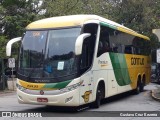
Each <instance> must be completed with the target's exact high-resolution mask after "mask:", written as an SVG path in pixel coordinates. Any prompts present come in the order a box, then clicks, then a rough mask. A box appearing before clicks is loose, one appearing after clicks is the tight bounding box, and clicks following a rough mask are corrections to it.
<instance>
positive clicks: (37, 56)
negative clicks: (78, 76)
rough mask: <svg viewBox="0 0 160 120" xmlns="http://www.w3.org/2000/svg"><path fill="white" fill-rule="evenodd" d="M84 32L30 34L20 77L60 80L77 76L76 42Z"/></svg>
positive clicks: (24, 42) (22, 55)
mask: <svg viewBox="0 0 160 120" xmlns="http://www.w3.org/2000/svg"><path fill="white" fill-rule="evenodd" d="M79 35H80V28H79V27H76V28H68V29H55V30H46V31H27V32H26V34H25V36H24V38H23V40H22V45H21V49H20V58H19V69H18V74H20V75H23V76H27V77H29V78H58V77H63V76H64V77H65V76H69V75H73V74H75V73H76V72H77V64H76V63H77V62H76V61H77V59H76V56H75V42H76V38H77V37H78V36H79Z"/></svg>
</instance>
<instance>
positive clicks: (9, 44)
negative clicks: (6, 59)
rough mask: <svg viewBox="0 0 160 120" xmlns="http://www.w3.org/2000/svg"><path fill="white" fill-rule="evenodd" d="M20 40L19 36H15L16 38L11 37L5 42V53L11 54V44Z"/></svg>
mask: <svg viewBox="0 0 160 120" xmlns="http://www.w3.org/2000/svg"><path fill="white" fill-rule="evenodd" d="M20 40H21V37H17V38H13V39H11V40H10V41H9V42H8V43H7V46H6V55H7V56H11V48H12V44H13V43H15V42H18V41H20Z"/></svg>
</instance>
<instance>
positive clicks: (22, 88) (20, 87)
mask: <svg viewBox="0 0 160 120" xmlns="http://www.w3.org/2000/svg"><path fill="white" fill-rule="evenodd" d="M16 86H17V88H18V89H19V90H21V91H24V90H26V88H24V87H22V86H21V85H19V84H18V83H17V84H16Z"/></svg>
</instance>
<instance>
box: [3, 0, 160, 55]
mask: <svg viewBox="0 0 160 120" xmlns="http://www.w3.org/2000/svg"><path fill="white" fill-rule="evenodd" d="M73 14H96V15H99V16H102V17H105V18H108V19H111V20H113V21H115V22H118V23H120V24H123V25H125V26H126V27H129V28H131V29H133V30H135V31H137V32H139V33H143V34H145V35H147V36H149V37H150V38H151V42H152V43H151V46H152V48H157V47H159V44H158V40H157V38H156V37H155V36H154V35H153V34H152V29H154V28H159V27H160V20H159V18H160V17H159V15H160V1H159V0H145V1H144V0H139V1H137V0H1V1H0V28H1V29H0V46H1V49H0V55H1V56H3V57H5V45H6V43H7V41H8V40H9V39H11V38H14V37H18V36H22V35H23V33H24V31H25V27H26V26H27V25H28V24H29V23H31V22H33V21H35V20H38V19H41V18H46V17H53V16H63V15H73ZM17 47H18V45H15V47H14V48H13V49H15V50H13V51H18V50H16V49H17ZM15 54H16V53H15Z"/></svg>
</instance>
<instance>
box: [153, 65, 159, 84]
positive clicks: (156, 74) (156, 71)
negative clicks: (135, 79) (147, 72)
mask: <svg viewBox="0 0 160 120" xmlns="http://www.w3.org/2000/svg"><path fill="white" fill-rule="evenodd" d="M151 82H155V83H160V65H159V64H157V63H153V64H152V65H151Z"/></svg>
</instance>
